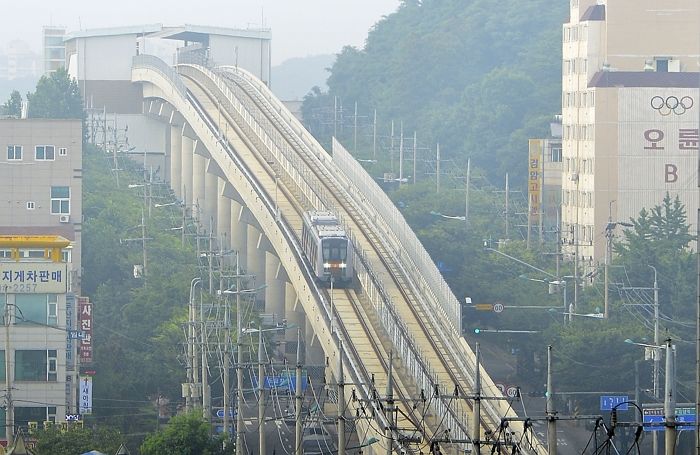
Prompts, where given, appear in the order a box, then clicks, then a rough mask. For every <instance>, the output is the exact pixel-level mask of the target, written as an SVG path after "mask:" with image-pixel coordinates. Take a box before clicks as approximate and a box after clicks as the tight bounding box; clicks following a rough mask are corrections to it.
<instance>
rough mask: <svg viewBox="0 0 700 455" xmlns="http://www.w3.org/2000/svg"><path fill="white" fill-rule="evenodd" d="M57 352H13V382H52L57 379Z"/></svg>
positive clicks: (53, 350)
mask: <svg viewBox="0 0 700 455" xmlns="http://www.w3.org/2000/svg"><path fill="white" fill-rule="evenodd" d="M57 354H58V353H57V351H56V350H55V349H50V350H36V351H20V350H18V351H15V380H16V381H36V382H53V381H56V379H57V364H58V363H57V359H58V355H57Z"/></svg>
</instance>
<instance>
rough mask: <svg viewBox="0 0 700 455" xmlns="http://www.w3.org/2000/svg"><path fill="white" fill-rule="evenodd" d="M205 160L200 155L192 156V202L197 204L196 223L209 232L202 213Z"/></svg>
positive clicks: (206, 220)
mask: <svg viewBox="0 0 700 455" xmlns="http://www.w3.org/2000/svg"><path fill="white" fill-rule="evenodd" d="M206 166H207V160H206V158H204V157H203V156H201V155H197V154H196V153H194V154H193V155H192V202H193V203H195V204H197V210H196V211H195V212H194V213H195V214H196V218H197V221H199V223H200V224H201V225H202V226H204V227H205V228H206V230H207V231H209V218H208V217H207V216H206V212H205V211H204V173H205V172H206Z"/></svg>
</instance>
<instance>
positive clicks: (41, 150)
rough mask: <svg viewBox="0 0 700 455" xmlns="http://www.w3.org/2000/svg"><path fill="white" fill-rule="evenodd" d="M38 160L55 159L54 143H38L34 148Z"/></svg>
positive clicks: (35, 157)
mask: <svg viewBox="0 0 700 455" xmlns="http://www.w3.org/2000/svg"><path fill="white" fill-rule="evenodd" d="M34 159H35V160H36V161H53V160H55V159H56V149H55V147H54V146H53V145H37V146H36V147H35V148H34Z"/></svg>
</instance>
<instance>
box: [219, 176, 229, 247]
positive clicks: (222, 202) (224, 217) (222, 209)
mask: <svg viewBox="0 0 700 455" xmlns="http://www.w3.org/2000/svg"><path fill="white" fill-rule="evenodd" d="M225 184H226V181H225V180H224V179H222V178H218V177H217V181H216V185H217V190H216V194H217V204H216V220H217V221H216V225H217V228H218V229H217V231H216V232H217V234H218V235H219V241H220V242H221V245H222V246H223V248H224V249H226V250H228V249H230V248H231V200H230V199H229V198H227V197H225V196H224V195H223V191H224V185H225Z"/></svg>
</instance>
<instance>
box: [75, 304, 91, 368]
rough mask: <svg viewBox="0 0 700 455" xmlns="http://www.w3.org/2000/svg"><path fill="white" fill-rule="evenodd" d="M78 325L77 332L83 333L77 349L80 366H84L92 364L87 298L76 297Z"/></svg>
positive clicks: (89, 308)
mask: <svg viewBox="0 0 700 455" xmlns="http://www.w3.org/2000/svg"><path fill="white" fill-rule="evenodd" d="M78 323H79V328H78V330H81V331H82V332H84V336H83V338H82V340H80V345H79V347H78V349H79V353H80V355H79V357H80V364H81V365H85V364H86V363H92V303H91V302H90V299H89V298H87V297H78Z"/></svg>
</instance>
